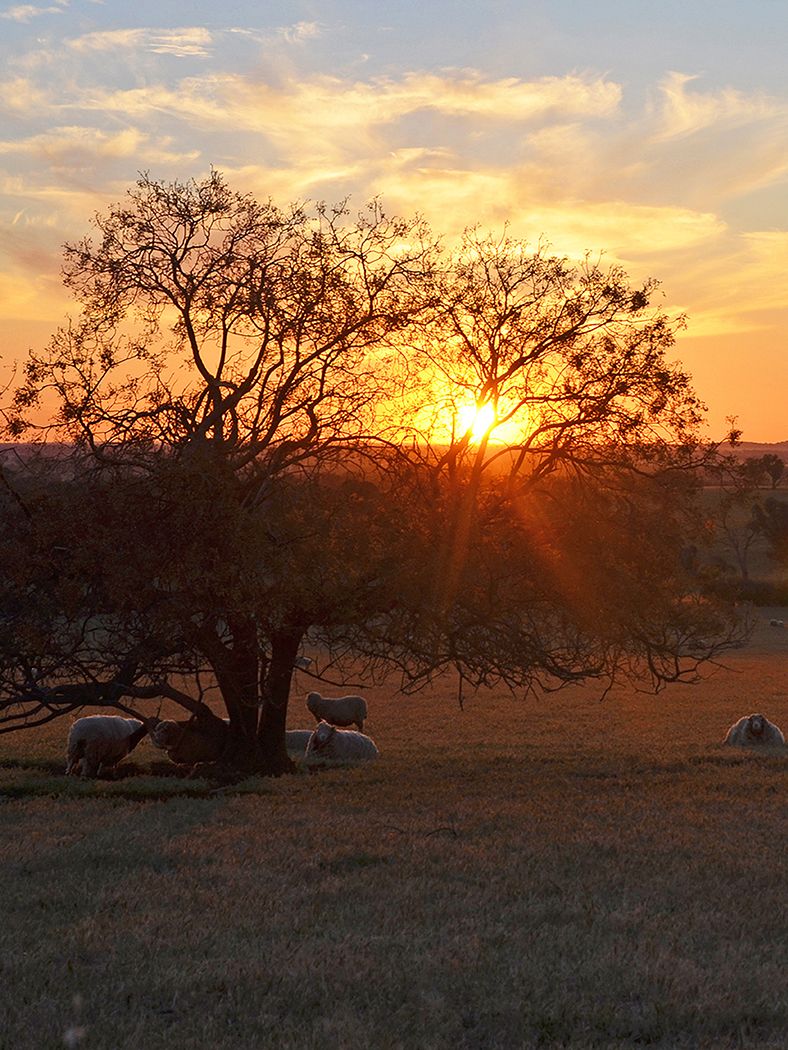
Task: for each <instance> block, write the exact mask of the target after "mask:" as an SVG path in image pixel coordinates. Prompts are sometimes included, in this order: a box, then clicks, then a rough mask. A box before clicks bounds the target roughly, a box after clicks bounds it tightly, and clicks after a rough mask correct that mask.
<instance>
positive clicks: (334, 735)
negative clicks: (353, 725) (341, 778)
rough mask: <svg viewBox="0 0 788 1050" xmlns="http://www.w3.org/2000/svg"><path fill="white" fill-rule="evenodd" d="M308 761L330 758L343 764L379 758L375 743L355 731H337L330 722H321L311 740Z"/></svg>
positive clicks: (307, 755) (308, 747) (307, 754)
mask: <svg viewBox="0 0 788 1050" xmlns="http://www.w3.org/2000/svg"><path fill="white" fill-rule="evenodd" d="M305 757H306V760H307V761H310V760H311V759H316V758H330V759H334V760H336V761H341V762H360V761H364V760H365V759H369V758H379V757H380V752H379V751H378V749H377V747H376V746H375V741H374V740H373V739H372V738H371V737H368V736H365V735H364V734H363V733H357V732H356V731H355V730H354V729H337V728H336V726H332V725H329V724H328V722H320V723H319V724H318V727H317V729H316V730H315V731H314V733H312V735H311V737H310V738H309V743H308V745H307V749H306V756H305Z"/></svg>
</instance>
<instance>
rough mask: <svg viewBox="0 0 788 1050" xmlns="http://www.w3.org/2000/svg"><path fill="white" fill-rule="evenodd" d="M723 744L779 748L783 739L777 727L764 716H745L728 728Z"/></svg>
mask: <svg viewBox="0 0 788 1050" xmlns="http://www.w3.org/2000/svg"><path fill="white" fill-rule="evenodd" d="M723 744H733V745H734V746H736V747H770V746H771V747H774V746H777V747H781V746H785V737H784V736H783V734H782V731H781V730H780V728H779V726H776V725H775V724H774V722H770V721H769V719H768V718H767V717H766V715H745V716H744V718H740V719H739V721H738V722H734V724H733V725H732V726H731V727H730V729H729V730H728V732H727V733H726V734H725V739H724V740H723Z"/></svg>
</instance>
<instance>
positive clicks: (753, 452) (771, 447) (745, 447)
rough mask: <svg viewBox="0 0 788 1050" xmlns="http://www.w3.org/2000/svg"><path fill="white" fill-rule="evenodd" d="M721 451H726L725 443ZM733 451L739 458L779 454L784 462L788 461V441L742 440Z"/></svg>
mask: <svg viewBox="0 0 788 1050" xmlns="http://www.w3.org/2000/svg"><path fill="white" fill-rule="evenodd" d="M721 451H723V452H724V451H725V446H724V445H723V446H722V449H721ZM731 451H732V452H733V454H734V456H737V457H738V458H739V459H751V458H754V457H757V456H766V455H769V454H771V455H773V456H779V457H780V459H781V460H782V461H783V462H784V463H788V441H774V442H772V443H769V442H767V441H742V442H740V443H739V444H738V445H737V446H736V447H735V448H734V449H731Z"/></svg>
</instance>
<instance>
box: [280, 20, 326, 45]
mask: <svg viewBox="0 0 788 1050" xmlns="http://www.w3.org/2000/svg"><path fill="white" fill-rule="evenodd" d="M277 35H278V36H280V37H281V39H282V40H284V41H285V42H286V43H288V44H303V43H304V41H306V40H314V39H315V38H316V37H318V36H320V26H319V25H318V24H317V22H296V23H294V24H293V25H290V26H280V28H279V29H278V30H277Z"/></svg>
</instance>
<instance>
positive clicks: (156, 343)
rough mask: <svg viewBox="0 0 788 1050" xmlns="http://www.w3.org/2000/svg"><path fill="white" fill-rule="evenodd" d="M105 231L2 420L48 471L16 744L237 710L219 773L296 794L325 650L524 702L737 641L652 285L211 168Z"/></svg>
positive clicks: (16, 699)
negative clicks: (289, 720) (47, 725)
mask: <svg viewBox="0 0 788 1050" xmlns="http://www.w3.org/2000/svg"><path fill="white" fill-rule="evenodd" d="M95 229H96V234H95V236H93V237H86V238H85V239H84V240H83V241H81V242H80V243H78V244H75V245H69V246H67V248H66V250H65V267H64V275H65V281H66V284H67V285H68V286H69V287H70V288H71V290H72V291H73V293H74V295H75V297H76V300H77V303H78V305H79V307H80V313H79V315H78V316H77V317H76V318H75V319H73V320H71V321H69V323H68V324H66V325H65V326H64V327H62V328H61V329H59V330H58V331H57V332H56V333H55V335H54V336H53V338H52V340H51V341H50V343H49V344H48V346H47V347H45V348H44V349H43V350H41V351H33V352H31V354H30V357H29V360H28V362H27V364H26V366H25V372H24V376H23V378H22V381H21V383H20V384H19V386H18V387H17V389H16V391H15V393H14V398H13V401H12V403H11V404H10V405H9V406H8V407H7V410H6V415H5V419H6V428H5V429H6V436H7V437H8V438H10V439H12V440H16V441H18V440H20V439H23V438H24V439H27V440H28V441H33V442H34V443H35V442H36V441H38V442H41V443H42V445H43V447H44V448H47V449H49V450H50V454H49V455H48V456H46V457H35V456H32V455H31V456H28V457H27V458H26V460H25V463H24V469H17V470H16V471H14V470H13V469H11V468H10V467H8V466H7V467H6V469H5V474H4V479H5V482H6V496H7V499H6V502H5V506H4V511H5V514H6V518H7V520H8V521H9V523H11V524H12V525H13V528H10V529H6V539H5V541H4V544H3V545H2V548H1V549H0V558H2V561H3V564H4V567H5V568H6V578H7V581H8V582H7V587H6V593H5V595H4V596H3V616H2V623H1V624H0V690H1V692H0V731H9V730H12V729H16V728H23V727H26V726H30V725H33V724H40V722H41V721H42V720H46V719H48V718H51V717H57V716H59V715H60V714H63V713H65V712H67V711H71V710H75V709H76V708H78V707H79V706H80V705H81V704H85V703H100V704H106V705H109V706H112V705H115V706H119V707H120V708H121V709H130V710H138V709H139V707H140V705H142V706H143V707H144V706H145V705H146V704H148V703H149V702H151V701H154V702H155V701H157V700H160V699H161V698H166V699H169V700H171V701H175V702H176V703H179V704H181V706H183V707H184V708H185V709H186V710H187V711H189V712H191V713H192V714H193V715H194V716H195V717H197V718H199V717H200V715H201V713H203V714H206V715H207V712H208V709H209V706H211V705H212V706H214V707H215V706H216V705H215V704H212V701H213V700H214V699H218V700H219V701H220V706H221V707H222V708H223V709H224V711H225V712H226V715H227V717H228V718H229V723H230V732H229V735H228V742H227V746H226V753H225V756H224V758H225V760H226V761H227V762H229V763H230V764H235V765H239V766H252V767H255V768H262V769H264V770H267V771H271V772H281V771H283V770H285V769H287V768H288V765H289V764H288V760H287V756H286V754H285V748H284V729H285V721H286V716H287V703H288V696H289V691H290V685H291V676H292V672H293V666H294V662H295V660H296V658H297V656H298V654H299V651H301V648H302V646H303V645H304V643H305V641H306V642H308V644H309V645H310V646H311V647H312V648H313V649H314V650H315V651H316V652H317V651H319V652H320V653H321V654H322V655H321V660H320V662H319V664H318V666H317V673H318V675H322V676H323V677H324V678H325V677H327V676H328V677H330V675H329V671H328V668H329V667H330V668H334V672H333V673H335V674H342V673H349V672H348V670H347V669H348V668H350V667H351V666H352V668H353V673H354V674H355V675H357V676H359V675H367V676H369V675H372V674H374V673H377V672H378V671H382V670H385V669H389V670H390V669H391V668H398V669H399V671H400V672H401V674H402V676H403V678H402V681H403V685H404V686H405V687H407V688H418V686H419V685H420V684H423V683H424V682H425V681H427V680H429V678H430V677H432V676H433V675H435V674H437V673H441V672H442V671H445V670H446V669H447V668H453V669H454V670H455V671H456V672H458V673H459V675H460V677H461V680H464V681H468V682H470V683H471V684H474V685H479V684H483V683H487V684H491V683H495V682H499V683H504V684H506V685H508V686H509V687H511V688H512V689H516V690H526V691H527V690H530V689H534V688H537V687H541V688H545V689H552V688H556V687H559V686H560V685H562V684H565V683H566V682H570V681H578V680H586V679H594V680H598V681H600V682H601V683H604V684H605V685H607V684H609V683H610V682H611V681H613V680H615V679H616V678H617V677H619V676H620V675H622V674H625V675H630V676H632V677H634V678H637V679H638V680H640V679H642V678H643V677H644V676H645V678H646V679H647V680H649V681H651V683H652V684H653V685H656V686H657V687H658V686H660V685H662V684H664V683H665V682H667V681H675V680H685V679H687V678H692V677H693V676H694V675H695V674H696V672H697V668H698V666H699V664H700V663H702V662H703V661H704V660H707V659H710V658H713V656H714V655H715V654H716V653H718V652H720V651H721V650H722V649H724V648H725V647H726V646H728V645H730V644H733V643H734V642H735V641H736V639H737V637H738V635H739V633H740V629H739V626H738V623H737V619H736V616H735V614H734V612H733V611H732V610H731V609H729V608H726V607H725V606H724V605H723V604H722V603H721V602H717V601H712V600H711V599H709V598H708V597H702V596H699V595H698V594H696V593H695V592H694V590H693V586H692V580H691V579H689V578H687V577H686V575H685V574H683V573H682V568H681V560H680V557H679V552H680V549H681V545H682V543H683V542H684V539H685V538H686V535H687V530H688V529H690V528H691V518H692V515H691V509H692V494H693V478H694V476H695V468H696V467H697V466H698V465H699V464H700V463H703V462H704V461H705V460H706V459H707V457H708V456H709V454H710V450H709V449H708V448H707V447H706V446H704V444H703V442H702V441H701V440H700V438H699V424H700V422H701V419H702V405H701V404H700V402H699V401H698V399H697V397H696V396H695V394H694V392H693V390H692V386H691V383H690V380H689V377H688V376H687V374H686V373H685V372H684V371H683V369H682V368H681V367H680V366H679V365H678V364H676V363H675V362H674V361H672V360H671V359H670V357H669V354H670V352H671V351H672V348H673V345H674V339H675V333H676V329H677V327H679V326H680V324H681V319H680V318H679V319H671V318H669V317H668V315H666V314H665V313H664V312H663V311H662V310H660V309H658V308H655V307H654V306H653V305H652V298H653V293H654V292H655V289H656V285H655V284H654V283H653V282H648V283H646V284H645V285H644V286H642V287H632V286H631V285H630V283H629V281H628V279H627V276H626V274H624V273H623V271H622V270H621V269H620V268H618V267H615V266H614V267H608V268H605V267H603V266H602V265H601V263H600V262H599V261H593V260H592V259H590V258H585V259H583V260H581V261H580V262H579V263H573V262H570V261H569V260H567V259H564V258H559V257H556V256H553V255H551V254H550V252H549V250H548V248H547V247H546V246H545V245H543V244H540V245H538V246H537V247H536V249H535V250H531V249H529V247H528V245H527V244H524V243H523V242H520V241H517V240H515V239H513V238H511V237H509V235H508V234H505V235H504V236H503V237H500V238H493V237H491V236H483V235H481V234H480V233H479V232H478V231H477V230H474V229H471V230H469V231H468V232H467V233H466V235H465V237H464V239H463V240H462V242H461V243H460V244H459V245H458V246H457V247H456V248H455V249H453V250H449V249H447V248H444V247H442V246H441V244H440V243H439V242H438V241H437V239H436V238H434V237H433V235H432V233H431V232H430V230H429V229H428V228H427V227H426V225H425V224H424V223H423V222H422V221H421V220H419V219H412V220H403V219H399V218H394V219H392V218H390V217H388V216H387V215H386V214H385V212H384V210H383V208H382V207H381V205H380V204H379V202H373V204H372V205H371V206H370V207H369V208H368V209H366V210H365V211H364V212H362V213H361V214H359V215H358V216H355V217H352V216H351V215H350V214H349V212H348V210H347V208H346V207H345V206H339V207H336V208H329V207H326V206H319V207H316V208H313V209H311V210H310V209H308V208H306V207H305V206H302V205H291V206H290V207H288V208H286V209H282V208H279V207H277V206H276V205H274V204H273V203H272V202H267V203H265V204H260V203H258V202H257V201H255V200H254V199H253V198H251V197H249V196H248V195H243V194H239V193H235V192H233V191H231V190H230V188H229V187H228V186H227V185H226V183H225V182H224V180H223V179H222V177H221V176H220V175H219V174H218V173H216V172H214V173H212V174H211V175H210V176H209V177H208V178H207V179H205V180H203V181H200V182H189V183H172V184H165V183H161V182H157V181H155V180H153V179H151V178H150V177H149V176H143V177H141V178H140V180H139V182H138V183H137V185H136V186H135V187H134V188H133V189H132V190H130V191H129V193H128V195H127V198H126V200H125V201H124V202H123V203H121V204H117V205H115V206H113V207H110V208H109V209H108V210H107V211H106V212H105V213H103V214H101V215H98V216H97V217H96V219H95ZM469 406H470V414H469V413H468V409H469ZM55 442H57V444H53V443H55ZM52 449H56V450H57V453H56V454H52ZM22 555H24V565H25V566H26V567H25V568H24V570H23V569H22V568H21V565H22V564H23V562H22V560H21V559H22ZM343 660H344V661H345V663H344V664H343V663H342V661H343Z"/></svg>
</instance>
